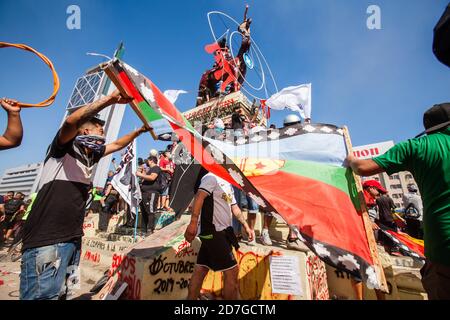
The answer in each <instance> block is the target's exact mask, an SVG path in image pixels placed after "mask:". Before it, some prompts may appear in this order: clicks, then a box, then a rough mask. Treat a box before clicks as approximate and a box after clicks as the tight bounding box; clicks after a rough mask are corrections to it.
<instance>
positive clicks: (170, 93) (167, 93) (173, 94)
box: [164, 90, 187, 103]
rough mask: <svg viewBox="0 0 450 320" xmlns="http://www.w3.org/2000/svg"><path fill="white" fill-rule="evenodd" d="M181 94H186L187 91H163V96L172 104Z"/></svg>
mask: <svg viewBox="0 0 450 320" xmlns="http://www.w3.org/2000/svg"><path fill="white" fill-rule="evenodd" d="M182 93H187V91H184V90H166V91H164V95H165V96H166V98H167V99H169V101H170V102H172V103H175V101H177V99H178V96H179V95H180V94H182Z"/></svg>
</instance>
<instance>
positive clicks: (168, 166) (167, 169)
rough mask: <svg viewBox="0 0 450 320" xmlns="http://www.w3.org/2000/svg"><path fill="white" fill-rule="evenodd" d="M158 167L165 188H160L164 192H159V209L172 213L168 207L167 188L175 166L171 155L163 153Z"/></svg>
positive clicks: (167, 152)
mask: <svg viewBox="0 0 450 320" xmlns="http://www.w3.org/2000/svg"><path fill="white" fill-rule="evenodd" d="M159 167H160V168H161V171H162V172H161V175H162V176H163V179H164V184H165V188H164V186H161V187H162V188H163V189H164V190H162V191H161V201H160V209H162V210H166V211H173V210H172V209H171V208H170V206H169V203H170V201H169V188H170V183H171V182H172V178H173V173H174V171H175V164H174V163H173V161H172V155H171V153H170V152H169V151H164V152H163V154H162V155H161V157H160V158H159Z"/></svg>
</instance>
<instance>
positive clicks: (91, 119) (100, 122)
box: [87, 114, 105, 127]
mask: <svg viewBox="0 0 450 320" xmlns="http://www.w3.org/2000/svg"><path fill="white" fill-rule="evenodd" d="M87 122H92V123H98V124H99V125H101V126H102V127H103V126H104V125H105V121H104V120H102V119H100V115H98V114H97V115H95V116H93V117H92V118H90V119H89V120H88V121H87Z"/></svg>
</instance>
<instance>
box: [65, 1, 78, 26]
mask: <svg viewBox="0 0 450 320" xmlns="http://www.w3.org/2000/svg"><path fill="white" fill-rule="evenodd" d="M66 13H67V14H68V15H69V16H68V17H67V20H66V26H67V29H69V30H80V29H81V9H80V7H79V6H77V5H75V4H71V5H70V6H68V7H67V10H66Z"/></svg>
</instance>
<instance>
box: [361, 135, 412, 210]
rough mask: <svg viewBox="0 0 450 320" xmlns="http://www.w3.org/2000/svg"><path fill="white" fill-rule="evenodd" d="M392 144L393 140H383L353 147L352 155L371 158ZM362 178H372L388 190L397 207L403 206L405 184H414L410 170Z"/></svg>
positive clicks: (405, 190)
mask: <svg viewBox="0 0 450 320" xmlns="http://www.w3.org/2000/svg"><path fill="white" fill-rule="evenodd" d="M393 146H394V141H384V142H379V143H374V144H369V145H365V146H359V147H353V155H354V156H355V157H357V158H359V159H371V158H374V157H377V156H380V155H382V154H384V153H385V152H386V151H388V150H389V149H390V148H392V147H393ZM363 179H364V180H370V179H374V180H377V181H379V182H380V183H381V185H382V186H383V187H384V188H385V189H386V190H387V191H388V192H389V195H390V196H391V198H392V200H394V203H395V206H396V207H397V208H401V207H403V200H402V199H403V194H405V193H408V189H407V186H408V184H410V183H414V184H415V185H417V184H416V181H415V180H414V177H413V176H412V174H411V173H410V172H407V171H403V172H399V173H395V174H393V175H391V176H389V175H388V174H387V173H385V172H383V173H380V174H376V175H374V176H371V177H365V178H363Z"/></svg>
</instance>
